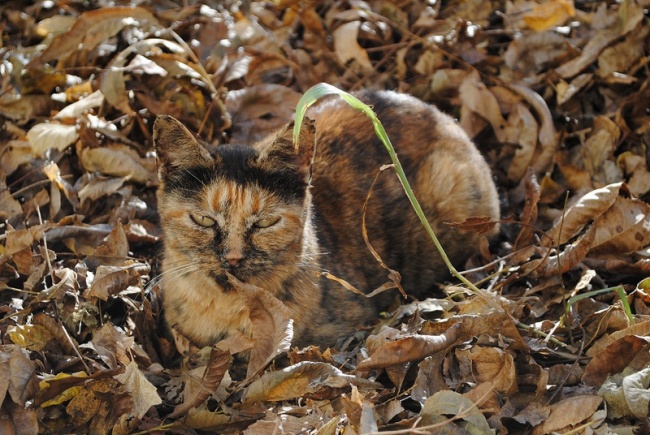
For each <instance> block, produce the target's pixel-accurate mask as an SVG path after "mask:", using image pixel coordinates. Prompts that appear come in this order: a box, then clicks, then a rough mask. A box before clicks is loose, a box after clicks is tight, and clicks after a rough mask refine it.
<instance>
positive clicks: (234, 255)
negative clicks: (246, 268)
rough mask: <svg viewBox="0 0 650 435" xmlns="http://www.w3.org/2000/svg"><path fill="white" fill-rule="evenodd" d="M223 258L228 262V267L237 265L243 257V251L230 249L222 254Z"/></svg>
mask: <svg viewBox="0 0 650 435" xmlns="http://www.w3.org/2000/svg"><path fill="white" fill-rule="evenodd" d="M223 259H224V260H226V263H228V264H229V265H230V267H237V266H239V264H240V263H241V261H242V260H243V259H244V253H243V252H241V251H230V252H228V253H227V254H226V255H224V257H223Z"/></svg>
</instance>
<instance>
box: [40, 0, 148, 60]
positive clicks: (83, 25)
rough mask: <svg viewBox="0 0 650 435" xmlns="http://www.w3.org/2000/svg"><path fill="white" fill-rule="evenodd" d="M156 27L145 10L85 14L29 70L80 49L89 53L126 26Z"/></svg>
mask: <svg viewBox="0 0 650 435" xmlns="http://www.w3.org/2000/svg"><path fill="white" fill-rule="evenodd" d="M156 24H158V21H157V20H156V18H155V17H154V16H153V15H151V13H150V12H149V11H147V10H146V9H143V8H139V7H112V8H101V9H99V10H95V11H88V12H85V13H83V14H82V15H81V16H80V17H79V18H78V19H77V21H76V22H75V23H74V25H73V26H72V28H71V29H70V30H69V31H67V32H65V33H61V34H59V35H57V36H56V37H55V38H54V39H53V40H52V43H51V44H50V45H49V47H48V48H47V49H46V50H45V51H44V52H43V53H42V54H41V55H40V56H39V57H37V58H35V59H34V60H33V61H32V62H31V63H30V65H28V66H29V67H30V68H35V67H37V66H40V65H42V64H44V63H46V62H49V61H51V60H54V59H59V58H61V57H65V56H69V55H70V54H71V53H75V52H76V51H77V50H78V49H79V47H80V46H82V47H83V49H84V50H86V51H90V50H92V49H93V48H95V47H96V46H97V45H98V44H99V43H101V42H102V41H104V40H106V39H108V38H110V37H112V36H114V35H115V34H116V33H118V32H119V31H120V30H122V29H123V28H124V27H126V26H134V25H136V26H141V27H145V26H147V25H148V26H152V25H156Z"/></svg>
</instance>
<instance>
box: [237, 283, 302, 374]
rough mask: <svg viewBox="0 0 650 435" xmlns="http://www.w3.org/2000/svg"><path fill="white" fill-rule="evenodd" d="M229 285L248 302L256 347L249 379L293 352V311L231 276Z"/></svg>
mask: <svg viewBox="0 0 650 435" xmlns="http://www.w3.org/2000/svg"><path fill="white" fill-rule="evenodd" d="M228 281H229V282H230V283H231V284H232V286H233V287H234V288H235V289H236V290H237V292H239V294H240V295H241V296H242V297H243V298H244V300H245V301H246V307H247V308H248V312H249V316H250V319H251V329H252V335H253V340H255V345H254V346H253V348H252V349H251V353H250V359H249V361H248V374H247V377H249V378H250V377H251V376H253V375H254V374H255V373H257V372H258V371H259V370H261V369H263V368H264V367H265V366H266V365H267V364H268V363H269V362H271V360H272V359H273V358H275V357H276V356H278V355H280V354H281V353H284V352H286V351H288V350H289V348H290V347H291V339H292V338H293V320H292V319H291V313H290V312H289V309H288V308H287V307H286V305H284V304H283V303H282V302H281V301H280V300H279V299H277V298H276V297H275V296H273V295H272V294H271V293H269V292H268V291H266V290H264V289H261V288H259V287H255V286H253V285H251V284H247V283H244V282H241V281H239V280H238V279H237V278H235V277H234V276H232V275H228Z"/></svg>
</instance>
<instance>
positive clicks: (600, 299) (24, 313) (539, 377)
mask: <svg viewBox="0 0 650 435" xmlns="http://www.w3.org/2000/svg"><path fill="white" fill-rule="evenodd" d="M648 7H650V3H648V1H647V0H638V1H629V0H623V1H620V2H613V1H612V2H607V1H584V2H577V1H576V2H573V1H570V0H550V1H545V2H533V1H523V0H516V1H511V2H502V1H485V0H476V1H471V2H463V1H450V2H445V3H444V4H441V3H440V2H431V3H430V4H429V3H424V2H416V1H412V2H411V1H404V2H400V3H394V2H389V1H369V2H346V1H342V2H315V3H303V2H295V1H284V0H278V1H276V2H273V3H271V2H242V3H239V2H232V3H230V2H203V3H201V4H199V3H196V4H194V3H193V2H183V3H181V2H177V3H175V2H168V3H165V4H164V5H163V4H161V3H160V2H149V1H144V2H140V5H139V6H138V7H131V6H129V5H128V4H127V3H126V2H112V3H111V4H110V5H109V4H108V2H106V4H104V2H101V1H100V2H94V3H92V7H91V3H83V2H64V1H59V0H55V1H50V2H35V3H32V2H29V3H28V2H21V1H11V0H10V1H8V2H4V3H3V5H1V6H0V14H1V15H2V20H1V21H0V29H1V31H2V42H1V44H2V45H1V46H0V55H1V56H2V61H1V63H0V77H1V78H2V82H1V83H0V87H1V91H0V123H2V127H3V128H2V130H1V131H0V204H1V206H0V217H1V218H2V221H3V222H4V223H3V224H2V226H1V228H2V230H1V233H0V340H1V342H0V343H1V344H0V405H1V407H0V416H1V417H2V418H0V432H1V433H18V434H22V433H36V432H41V433H68V432H93V433H108V432H112V433H116V434H119V433H148V432H171V433H200V432H244V433H249V434H254V433H271V432H276V433H277V432H281V433H298V432H300V433H318V434H335V433H339V432H342V431H345V433H373V432H378V431H390V433H411V432H413V433H431V432H435V433H467V432H472V433H489V432H491V431H492V432H496V433H533V434H542V433H551V432H560V433H565V432H571V433H603V434H604V433H619V434H631V433H646V432H647V431H648V430H649V423H648V417H647V416H648V406H649V403H650V389H649V385H650V321H649V320H650V317H649V315H650V309H649V303H650V290H649V289H650V280H648V279H647V277H648V272H649V271H650V252H649V250H648V247H649V245H650V216H649V214H650V208H649V207H650V205H649V204H648V202H647V200H648V198H650V194H649V192H650V171H649V166H648V161H647V159H648V152H647V148H648V145H649V144H650V114H649V113H648V101H650V87H649V84H650V80H649V78H648V52H650V43H649V40H650V39H649V38H648V33H649V32H650V30H649V29H650V26H649V25H648V24H649V23H648V16H647V10H648ZM320 82H325V83H330V84H333V85H336V86H338V87H340V88H341V89H345V90H355V89H360V88H364V87H376V88H377V87H378V88H389V89H397V90H400V91H403V92H409V93H411V94H413V95H415V96H417V97H419V98H421V99H423V100H425V101H428V102H431V103H434V104H436V105H438V106H439V107H441V108H442V109H443V110H444V111H446V112H448V113H450V114H452V115H453V116H455V117H456V118H457V119H458V120H459V123H460V124H461V125H462V126H463V128H464V129H465V130H466V131H467V132H468V133H469V134H470V135H471V136H472V137H473V138H474V139H475V140H476V142H477V143H478V144H479V147H480V149H481V151H482V152H483V153H484V155H486V157H487V159H488V161H489V163H490V164H491V167H492V169H493V172H494V174H495V177H496V179H497V182H498V186H499V189H500V192H501V196H502V200H503V201H502V203H503V211H504V213H503V215H504V216H507V217H506V218H504V219H503V221H502V222H501V226H500V228H501V231H500V234H499V236H498V237H497V238H496V239H495V240H494V241H492V243H490V244H488V243H487V241H486V242H485V243H484V244H483V245H482V246H481V247H480V249H479V250H478V251H477V252H476V253H474V255H473V257H472V258H471V259H470V260H469V261H468V263H467V264H466V265H465V269H466V270H467V272H466V273H465V275H466V276H467V277H468V278H469V279H470V280H471V281H472V282H474V283H477V285H478V286H479V287H480V288H481V289H482V290H483V292H482V293H481V295H482V296H480V297H479V296H477V295H476V294H474V293H472V292H470V291H468V290H467V289H465V288H463V287H461V286H459V285H456V284H454V283H453V282H452V283H451V284H449V285H448V286H446V287H445V289H444V292H445V294H446V297H442V298H438V299H430V300H425V301H419V302H416V301H413V302H410V303H407V304H405V305H402V306H401V307H397V308H396V310H395V312H393V313H390V314H386V315H385V316H383V318H382V319H381V320H380V323H379V324H378V325H377V327H376V328H374V329H372V330H368V331H360V332H359V333H358V334H357V335H356V336H354V337H350V338H349V339H348V340H347V341H345V342H343V343H340V345H339V346H338V347H337V349H336V350H334V349H316V348H308V349H303V350H297V349H290V344H289V343H288V342H287V340H286V337H287V334H288V333H289V332H290V331H291V327H292V324H291V320H290V319H288V317H287V315H286V313H285V312H284V311H283V310H282V309H281V308H282V307H278V306H277V304H276V303H277V301H274V300H272V299H269V297H268V294H267V293H265V292H264V291H263V290H261V289H258V288H254V287H252V288H251V287H250V286H247V285H246V284H244V283H237V282H235V283H234V285H235V286H236V288H237V289H238V291H240V292H242V293H243V294H245V295H246V297H247V299H248V300H249V302H250V304H249V306H250V307H251V317H253V318H254V320H255V322H254V323H255V330H256V331H260V334H258V336H257V341H256V342H253V341H251V340H250V339H249V338H247V337H232V338H231V339H230V340H227V341H224V342H222V343H220V344H219V349H217V348H213V349H210V348H207V349H195V348H193V347H192V346H191V345H190V344H189V343H187V342H186V341H184V340H183V339H182V337H180V336H173V335H169V334H164V333H162V330H161V328H160V325H159V320H160V301H159V297H158V292H159V287H158V284H159V279H160V276H159V264H158V259H159V249H160V240H159V237H160V231H159V226H158V218H157V215H156V201H155V188H156V184H157V177H156V172H155V156H154V155H152V153H151V151H152V146H151V129H150V126H151V125H152V121H153V119H154V118H155V116H156V115H158V114H170V115H173V116H175V117H177V118H179V119H181V120H182V121H183V122H184V123H185V124H186V125H188V126H189V127H190V128H191V129H193V130H194V131H195V132H197V133H200V134H201V135H202V137H203V138H204V139H206V140H207V141H208V142H209V143H211V144H212V145H214V146H217V145H218V144H220V143H225V142H229V141H239V142H251V141H254V140H257V139H259V138H262V137H264V136H265V135H266V134H269V133H270V132H272V131H273V130H274V129H276V128H278V127H280V126H281V125H283V124H284V123H285V122H286V121H288V120H289V119H290V118H291V116H292V114H293V110H294V109H295V105H296V102H297V101H298V98H299V97H300V95H301V93H303V92H305V91H306V90H307V89H309V88H310V87H311V86H312V85H314V84H317V83H320ZM452 224H454V225H460V226H464V227H466V228H476V229H480V228H481V226H484V225H485V222H464V223H452ZM369 290H370V289H369ZM262 331H264V334H261V332H262ZM287 351H288V353H286V352H287ZM239 352H250V355H251V357H250V363H249V365H248V366H246V364H244V363H242V362H241V361H238V360H237V359H235V360H234V361H233V358H232V357H231V355H234V354H238V353H239ZM278 355H281V356H280V358H281V359H280V360H276V362H271V365H269V362H270V361H272V360H273V359H274V357H276V356H278ZM282 355H284V356H282Z"/></svg>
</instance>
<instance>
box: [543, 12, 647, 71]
mask: <svg viewBox="0 0 650 435" xmlns="http://www.w3.org/2000/svg"><path fill="white" fill-rule="evenodd" d="M626 7H627V11H628V15H627V17H626V20H625V23H624V25H623V26H622V27H621V26H620V22H618V21H617V22H616V23H615V24H613V25H612V26H611V28H608V29H604V30H602V29H598V30H595V31H594V32H593V37H592V38H590V39H589V41H588V42H587V45H585V47H584V48H583V49H582V51H581V53H580V55H579V56H577V57H576V58H574V59H571V60H570V61H568V62H566V63H565V64H563V65H561V66H560V67H558V68H556V70H555V71H556V72H557V73H558V74H559V75H560V76H561V77H562V78H565V79H566V78H570V77H573V76H575V75H577V74H579V73H581V72H582V71H583V70H584V69H585V68H587V67H588V66H589V65H590V64H591V63H592V62H594V61H595V60H596V59H597V58H598V56H599V55H600V53H601V52H602V51H603V50H604V49H605V48H606V47H608V46H609V45H610V44H611V43H612V42H613V41H615V40H616V39H618V38H619V37H620V36H622V35H625V34H627V33H628V32H630V31H631V30H632V29H634V28H635V27H636V26H637V25H638V24H639V23H640V22H641V21H642V20H643V17H644V15H643V7H642V6H641V5H639V4H638V3H636V2H632V1H630V2H626Z"/></svg>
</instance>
